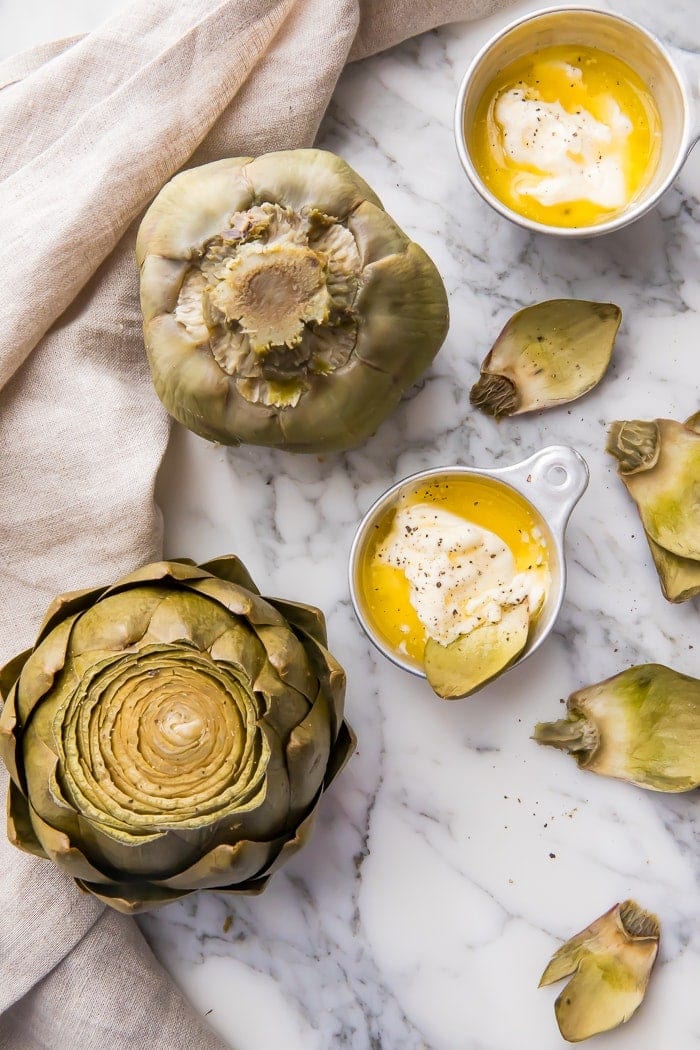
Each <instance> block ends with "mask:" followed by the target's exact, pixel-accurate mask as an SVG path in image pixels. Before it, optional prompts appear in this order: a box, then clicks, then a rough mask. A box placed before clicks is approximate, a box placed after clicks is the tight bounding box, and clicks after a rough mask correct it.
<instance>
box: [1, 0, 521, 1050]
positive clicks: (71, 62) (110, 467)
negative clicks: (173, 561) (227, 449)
mask: <svg viewBox="0 0 700 1050" xmlns="http://www.w3.org/2000/svg"><path fill="white" fill-rule="evenodd" d="M505 2H507V0H421V2H420V3H417V2H416V0H394V2H391V0H186V2H185V0H177V2H173V0H143V2H140V3H134V4H131V5H130V6H129V7H127V8H126V9H125V10H124V12H123V13H122V14H120V15H119V16H118V17H116V18H113V19H112V20H111V21H110V22H108V23H106V24H105V25H104V26H103V27H102V28H101V29H99V30H98V31H97V32H94V33H91V34H90V35H88V36H86V37H83V38H73V39H70V40H66V41H59V42H58V43H56V44H52V45H47V46H45V47H42V48H39V49H36V50H35V51H32V52H29V53H27V54H25V55H20V56H18V57H17V58H14V59H10V60H9V61H8V62H5V63H4V64H0V127H1V128H2V135H0V216H2V224H1V226H0V232H1V236H0V259H1V260H2V266H1V272H2V280H3V295H2V297H1V298H0V662H3V661H4V660H6V659H7V658H8V657H10V656H12V655H14V653H16V652H18V651H19V650H20V649H22V648H25V647H26V646H28V645H30V644H31V642H32V640H33V637H34V633H35V631H36V627H37V625H38V623H39V621H40V619H41V616H42V614H43V612H44V610H45V608H46V606H47V604H48V602H49V601H50V600H51V598H52V597H53V596H54V595H55V594H57V593H59V592H61V591H65V590H69V589H73V588H79V587H84V586H89V585H95V584H101V583H108V582H109V581H111V580H112V579H113V578H114V577H115V576H116V575H119V574H122V573H124V572H126V571H128V570H130V569H132V568H134V567H135V566H136V565H138V564H139V563H142V562H145V561H147V560H149V559H151V558H153V557H157V556H159V554H160V545H161V537H160V524H159V515H158V511H157V509H156V507H155V505H154V502H153V485H154V479H155V475H156V471H157V469H158V466H159V463H160V461H161V457H162V455H163V452H164V449H165V445H166V441H167V436H168V421H167V419H166V416H165V413H164V411H163V410H162V408H161V406H160V403H159V402H158V401H157V399H156V397H155V394H154V393H153V391H152V389H151V384H150V380H149V376H148V369H147V365H146V361H145V357H144V351H143V343H142V338H141V328H140V315H139V309H138V276H137V270H136V264H135V261H134V236H135V228H136V225H137V222H138V217H139V215H140V214H141V213H142V211H143V209H144V207H145V206H146V205H147V204H148V202H149V201H150V200H151V198H152V197H153V196H154V195H155V193H156V192H157V191H158V189H159V188H160V187H161V186H162V184H163V183H164V182H165V181H166V180H167V179H168V178H170V176H171V175H172V174H173V173H174V172H175V171H177V169H178V168H180V167H181V166H182V165H185V164H191V163H198V162H203V161H206V160H212V159H215V158H218V157H221V156H233V155H240V154H248V155H250V154H256V153H260V152H264V151H266V150H271V149H284V148H289V147H295V146H302V145H309V144H310V143H312V141H313V138H314V135H315V134H316V131H317V129H318V125H319V122H320V120H321V117H322V115H323V112H324V110H325V108H326V105H327V104H328V101H329V99H330V96H331V93H332V91H333V88H334V86H335V83H336V81H337V78H338V76H339V74H340V71H341V70H342V68H343V65H344V64H345V63H346V62H347V61H348V60H349V59H357V58H362V57H364V56H366V55H369V54H372V53H373V52H376V51H379V50H381V49H383V48H386V47H388V46H390V45H392V44H394V43H396V42H398V41H399V40H402V39H404V38H405V37H408V36H410V35H412V34H414V33H418V32H421V31H423V30H425V29H428V28H429V27H431V26H433V25H438V24H440V23H443V22H447V21H450V20H454V19H461V18H473V17H476V16H479V15H483V14H485V13H488V12H490V11H492V10H494V9H495V8H497V7H499V6H502V5H503V3H505ZM182 553H183V554H185V553H187V552H184V551H183V552H182ZM5 792H6V778H5V777H4V774H3V775H2V777H1V778H0V793H1V794H2V795H3V796H4V794H5ZM0 865H1V870H2V875H1V877H0V1047H2V1048H12V1050H39V1048H42V1050H44V1048H47V1047H61V1048H63V1050H92V1048H95V1050H97V1048H99V1050H107V1048H108V1050H120V1048H122V1047H133V1048H137V1047H138V1048H139V1050H142V1048H143V1047H146V1046H148V1047H161V1048H163V1050H178V1048H180V1047H182V1048H185V1047H186V1048H188V1050H189V1048H197V1050H207V1048H214V1047H221V1046H222V1045H223V1044H222V1043H220V1041H219V1040H218V1039H217V1038H216V1037H215V1036H214V1035H213V1034H212V1033H211V1032H210V1030H209V1029H208V1028H207V1027H206V1025H205V1024H204V1022H203V1021H202V1020H201V1019H200V1018H199V1017H198V1016H197V1015H196V1014H195V1013H194V1012H193V1011H192V1010H191V1009H190V1008H189V1006H188V1005H187V1004H186V1002H185V1001H184V1000H183V999H182V997H181V996H180V993H179V992H178V990H177V989H176V988H175V986H174V985H173V984H172V983H171V981H170V978H169V977H168V976H167V974H166V973H165V972H164V971H163V970H162V969H161V967H160V966H159V964H158V963H157V962H156V960H155V958H154V957H153V955H152V953H151V952H150V950H149V949H148V947H147V945H146V943H145V941H144V940H143V937H142V936H141V934H140V933H139V931H138V928H137V927H136V925H135V923H134V922H133V920H131V919H128V918H126V917H123V916H120V915H117V914H116V913H113V912H111V911H106V912H105V911H103V909H102V906H101V905H100V904H98V902H97V901H96V900H94V899H93V898H92V897H89V896H85V895H82V894H81V893H80V892H79V891H78V890H77V889H76V887H75V885H74V883H73V882H72V881H71V880H70V879H68V878H67V877H64V876H63V875H62V874H61V873H60V872H58V871H57V870H55V869H54V868H53V867H52V866H51V865H50V864H49V862H48V861H41V860H37V859H36V858H34V857H30V856H26V855H24V854H21V853H19V852H18V851H16V850H14V849H13V848H11V847H10V846H9V845H8V844H7V843H6V841H5V840H4V836H2V835H1V834H0Z"/></svg>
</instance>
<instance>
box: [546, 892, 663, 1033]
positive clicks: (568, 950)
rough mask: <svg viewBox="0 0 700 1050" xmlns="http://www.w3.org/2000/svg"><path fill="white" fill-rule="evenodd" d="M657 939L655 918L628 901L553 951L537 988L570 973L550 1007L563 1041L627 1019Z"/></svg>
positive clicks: (637, 1002) (639, 997)
mask: <svg viewBox="0 0 700 1050" xmlns="http://www.w3.org/2000/svg"><path fill="white" fill-rule="evenodd" d="M659 937H660V927H659V920H658V919H657V918H656V916H655V915H652V914H651V913H650V912H648V911H645V910H644V909H643V908H640V906H639V905H638V904H637V903H636V902H635V901H632V900H627V901H623V902H622V903H621V904H616V905H615V906H614V907H613V908H611V909H610V911H608V912H606V913H605V914H604V915H601V916H600V918H598V919H596V920H595V922H592V923H591V925H590V926H587V927H586V929H585V930H582V931H581V933H578V934H576V936H575V937H572V938H571V939H570V940H569V941H567V942H566V944H564V945H562V947H561V948H559V949H558V951H556V952H555V954H554V955H553V957H552V959H551V961H550V962H549V965H548V966H547V967H546V969H545V971H544V973H543V974H542V977H541V979H540V988H542V987H544V986H546V985H549V984H553V983H555V982H556V981H561V980H563V978H565V977H571V980H570V981H569V982H568V984H567V985H566V987H565V988H564V990H563V991H562V992H561V993H560V995H559V997H558V998H557V1001H556V1003H555V1006H554V1012H555V1015H556V1019H557V1024H558V1025H559V1031H560V1032H561V1034H562V1036H563V1038H564V1039H566V1040H567V1042H569V1043H578V1042H581V1041H582V1040H584V1039H590V1037H591V1036H593V1035H598V1034H599V1033H600V1032H607V1031H609V1030H610V1029H611V1028H616V1027H617V1026H618V1025H620V1024H622V1023H623V1022H624V1021H628V1020H629V1018H630V1017H631V1016H632V1014H633V1013H634V1012H635V1010H636V1009H637V1007H638V1006H639V1005H640V1003H641V1002H642V1000H643V999H644V995H645V993H646V989H647V985H648V983H649V976H650V974H651V970H652V967H653V965H654V963H655V961H656V956H657V954H658V951H659ZM572 975H573V976H572Z"/></svg>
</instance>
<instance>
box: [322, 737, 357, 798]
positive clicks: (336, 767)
mask: <svg viewBox="0 0 700 1050" xmlns="http://www.w3.org/2000/svg"><path fill="white" fill-rule="evenodd" d="M356 745H357V737H356V736H355V734H354V733H353V731H352V729H351V728H350V726H349V725H348V723H347V722H341V723H340V729H339V731H338V736H337V737H336V740H335V743H334V744H333V747H332V749H331V757H330V761H329V763H328V769H327V770H326V778H325V780H324V782H323V786H324V789H325V788H327V787H328V786H329V784H331V783H332V781H333V780H335V778H336V777H337V776H338V773H340V771H341V770H342V769H343V767H344V766H345V764H346V762H347V761H348V759H349V758H350V755H351V754H352V753H353V751H354V750H355V747H356Z"/></svg>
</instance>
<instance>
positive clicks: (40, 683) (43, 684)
mask: <svg viewBox="0 0 700 1050" xmlns="http://www.w3.org/2000/svg"><path fill="white" fill-rule="evenodd" d="M79 617H80V613H74V614H73V615H72V616H71V617H69V619H67V620H64V621H63V622H61V623H59V624H58V625H57V626H56V627H55V628H54V630H53V631H51V632H50V633H49V634H47V635H46V637H45V638H44V639H43V641H41V642H40V643H39V645H38V646H37V647H36V649H34V651H33V652H32V653H31V654H30V655H29V657H28V659H27V662H26V663H25V665H24V667H23V668H22V673H21V675H20V677H19V680H18V682H17V694H16V699H15V707H16V709H17V717H18V720H19V721H20V722H21V723H22V725H26V723H27V722H28V720H29V718H30V716H31V713H32V711H33V710H34V708H35V707H36V705H37V704H38V703H40V702H41V701H42V700H43V698H44V697H45V696H46V694H47V692H49V690H50V689H51V688H52V686H53V685H54V682H55V681H56V678H57V676H58V675H59V674H60V672H61V671H62V670H63V667H64V665H65V662H66V654H67V651H68V646H69V643H70V640H71V632H72V630H73V626H74V624H75V623H76V622H77V621H78V619H79Z"/></svg>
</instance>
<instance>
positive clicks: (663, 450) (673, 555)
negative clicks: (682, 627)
mask: <svg viewBox="0 0 700 1050" xmlns="http://www.w3.org/2000/svg"><path fill="white" fill-rule="evenodd" d="M606 450H607V451H608V452H609V453H610V454H611V455H613V456H615V458H616V459H617V461H618V466H617V472H618V474H619V475H620V477H621V478H622V480H623V482H624V483H625V486H626V487H627V491H628V492H629V494H630V496H631V497H632V499H633V500H634V501H635V503H636V504H637V507H638V509H639V513H640V516H641V519H642V525H643V526H644V533H645V535H646V538H647V543H648V544H649V548H650V550H651V553H652V557H653V559H654V564H655V566H656V571H657V573H658V574H659V581H660V583H661V590H662V591H663V593H664V596H665V597H666V598H667V599H668V600H669V601H670V602H685V601H688V599H689V598H694V597H695V596H696V595H697V594H700V413H696V414H695V415H693V416H691V417H690V419H688V420H686V422H685V423H677V422H675V420H673V419H652V420H649V421H645V420H640V419H632V420H619V421H617V422H615V423H612V424H611V426H610V429H609V431H608V443H607V446H606Z"/></svg>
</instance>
